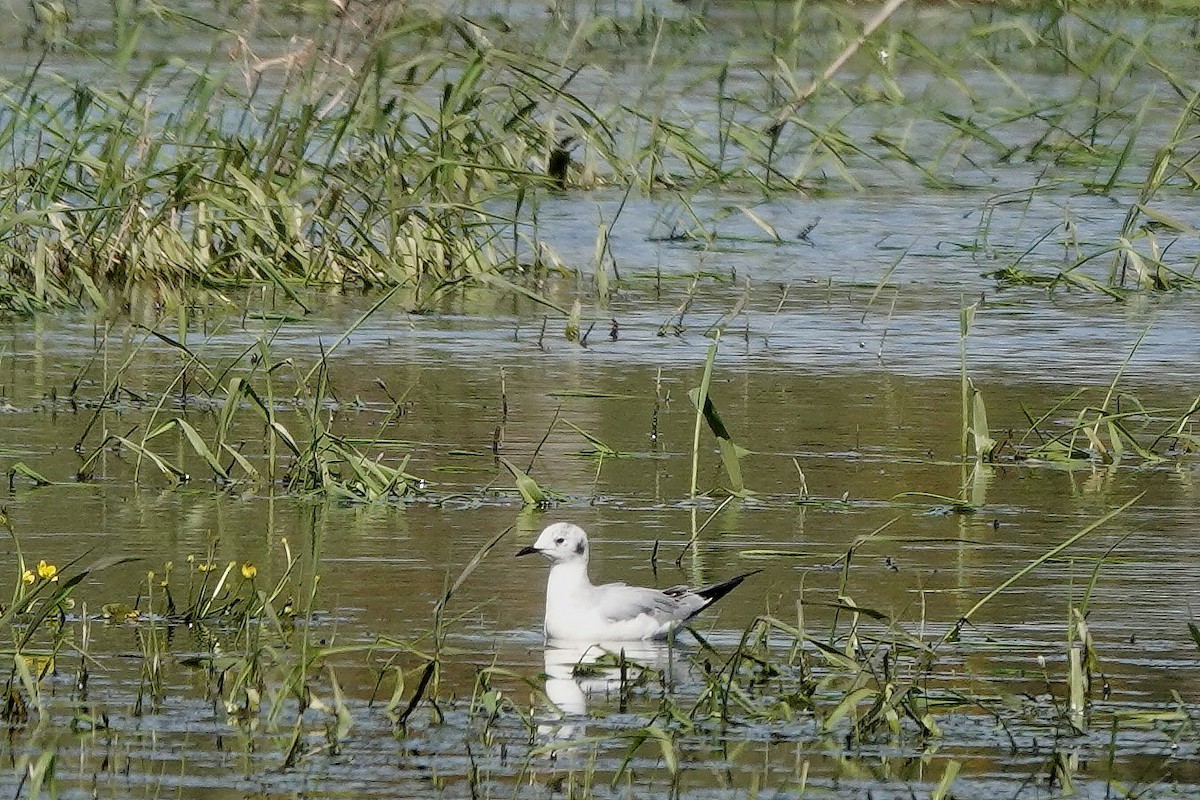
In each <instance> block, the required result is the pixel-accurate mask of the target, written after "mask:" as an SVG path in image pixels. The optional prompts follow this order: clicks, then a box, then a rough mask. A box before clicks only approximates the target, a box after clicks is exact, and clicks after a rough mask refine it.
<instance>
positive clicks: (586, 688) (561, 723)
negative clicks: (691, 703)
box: [538, 641, 684, 742]
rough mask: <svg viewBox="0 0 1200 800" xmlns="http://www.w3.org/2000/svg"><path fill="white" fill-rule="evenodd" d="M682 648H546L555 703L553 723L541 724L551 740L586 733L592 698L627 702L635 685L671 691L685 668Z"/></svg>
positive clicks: (661, 644) (645, 644)
mask: <svg viewBox="0 0 1200 800" xmlns="http://www.w3.org/2000/svg"><path fill="white" fill-rule="evenodd" d="M680 652H681V648H680V647H679V645H678V644H677V643H671V642H666V641H639V642H601V643H599V644H593V645H585V646H575V645H569V644H568V645H564V646H562V647H557V646H554V645H551V644H547V645H546V650H545V654H544V657H545V667H546V670H545V675H546V697H547V698H548V699H549V700H550V702H551V703H553V704H554V706H555V710H554V712H553V715H554V716H553V718H552V719H551V721H549V722H547V723H545V724H542V725H539V726H538V734H539V736H540V737H541V738H544V739H547V740H549V741H559V742H566V741H569V740H571V739H579V738H582V737H583V736H584V735H586V730H587V726H586V722H587V720H586V715H587V709H588V699H589V698H612V697H617V698H621V699H623V698H624V697H625V696H626V694H627V692H628V690H629V689H630V688H632V687H633V686H635V685H645V684H650V685H659V684H663V685H665V686H667V687H670V686H671V685H672V684H673V683H674V681H675V679H676V678H677V677H678V676H679V674H680V673H681V672H682V669H683V663H684V662H683V661H681V659H680V658H679V653H680Z"/></svg>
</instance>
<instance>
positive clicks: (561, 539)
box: [517, 522, 761, 642]
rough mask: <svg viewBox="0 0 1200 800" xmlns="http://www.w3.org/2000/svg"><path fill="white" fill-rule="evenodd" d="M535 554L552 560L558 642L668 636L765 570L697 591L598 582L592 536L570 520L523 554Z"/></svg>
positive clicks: (552, 621) (550, 589)
mask: <svg viewBox="0 0 1200 800" xmlns="http://www.w3.org/2000/svg"><path fill="white" fill-rule="evenodd" d="M530 553H541V554H542V555H543V556H545V557H546V558H548V559H550V561H551V563H552V566H551V567H550V577H549V579H548V580H547V581H546V628H545V635H546V638H547V639H551V640H556V641H571V642H598V641H617V642H629V641H639V640H643V639H663V638H665V637H667V636H668V635H670V633H671V632H672V631H674V630H675V629H676V628H678V627H679V626H681V625H683V624H684V623H685V622H687V621H688V620H690V619H691V618H692V617H694V616H696V615H697V614H699V613H700V612H701V611H703V610H704V609H706V608H708V607H709V606H711V605H712V604H713V603H715V602H717V601H718V600H720V599H721V598H722V597H724V596H725V595H727V594H729V592H731V591H733V589H734V588H736V587H737V585H738V584H739V583H741V582H742V581H744V580H745V579H746V578H748V577H749V576H751V575H753V574H755V573H756V572H761V570H757V569H756V570H753V571H752V572H746V573H743V574H741V575H737V576H735V577H733V578H729V579H728V580H725V581H722V582H720V583H714V584H712V585H710V586H701V587H698V588H695V589H691V588H688V587H687V586H672V587H671V588H670V589H662V590H660V589H651V588H648V587H643V586H627V585H626V584H624V583H606V584H604V585H603V586H595V585H593V584H592V582H591V580H590V579H589V578H588V571H587V570H588V539H587V534H586V533H584V532H583V528H580V527H579V526H578V525H572V524H571V523H569V522H556V523H554V524H553V525H550V526H549V527H547V528H546V529H545V530H544V531H542V533H541V535H540V536H538V538H537V541H536V542H534V543H533V545H532V546H530V547H524V548H522V549H521V550H520V551H519V552H518V553H517V555H518V556H524V555H529V554H530Z"/></svg>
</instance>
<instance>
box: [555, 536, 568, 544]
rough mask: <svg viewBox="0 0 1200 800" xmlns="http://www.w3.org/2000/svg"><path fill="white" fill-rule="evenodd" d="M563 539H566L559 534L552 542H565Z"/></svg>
mask: <svg viewBox="0 0 1200 800" xmlns="http://www.w3.org/2000/svg"><path fill="white" fill-rule="evenodd" d="M565 541H566V539H564V538H563V537H561V536H560V537H558V538H557V539H555V540H554V543H555V544H562V543H563V542H565Z"/></svg>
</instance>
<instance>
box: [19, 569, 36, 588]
mask: <svg viewBox="0 0 1200 800" xmlns="http://www.w3.org/2000/svg"><path fill="white" fill-rule="evenodd" d="M21 580H23V581H25V583H27V584H29V585H30V586H32V585H33V582H34V581H36V580H37V575H34V574H33V570H31V569H27V570H25V572H23V573H22V574H21Z"/></svg>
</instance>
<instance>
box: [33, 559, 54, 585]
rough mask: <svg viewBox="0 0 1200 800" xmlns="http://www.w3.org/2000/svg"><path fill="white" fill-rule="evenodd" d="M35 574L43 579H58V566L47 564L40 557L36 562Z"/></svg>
mask: <svg viewBox="0 0 1200 800" xmlns="http://www.w3.org/2000/svg"><path fill="white" fill-rule="evenodd" d="M37 574H38V577H39V578H41V579H42V580H44V581H56V580H58V567H56V566H54V565H53V564H47V563H46V560H45V559H42V560H41V561H39V562H38V565H37Z"/></svg>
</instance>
